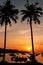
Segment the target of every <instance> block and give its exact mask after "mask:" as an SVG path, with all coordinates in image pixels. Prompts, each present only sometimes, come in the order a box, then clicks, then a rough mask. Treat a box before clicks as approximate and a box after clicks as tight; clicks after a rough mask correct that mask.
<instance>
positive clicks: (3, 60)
mask: <svg viewBox="0 0 43 65" xmlns="http://www.w3.org/2000/svg"><path fill="white" fill-rule="evenodd" d="M6 31H7V25H6V23H5V33H4V55H3V61H5V51H6Z"/></svg>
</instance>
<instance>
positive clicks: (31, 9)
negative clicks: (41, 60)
mask: <svg viewBox="0 0 43 65" xmlns="http://www.w3.org/2000/svg"><path fill="white" fill-rule="evenodd" d="M38 4H39V3H38V2H36V3H35V4H33V3H32V4H29V2H28V0H27V3H26V5H25V8H26V9H25V10H21V12H22V13H21V15H23V16H22V22H23V21H24V20H25V19H27V23H29V24H30V31H31V43H32V53H33V56H32V59H33V60H35V56H34V42H33V30H32V22H33V21H34V23H35V24H36V23H38V24H40V20H39V17H41V16H42V15H43V10H42V8H41V7H39V6H38ZM32 20H33V21H32Z"/></svg>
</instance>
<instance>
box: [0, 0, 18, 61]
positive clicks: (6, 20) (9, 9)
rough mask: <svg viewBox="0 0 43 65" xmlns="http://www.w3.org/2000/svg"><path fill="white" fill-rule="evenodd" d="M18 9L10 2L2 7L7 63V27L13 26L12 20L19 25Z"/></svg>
mask: <svg viewBox="0 0 43 65" xmlns="http://www.w3.org/2000/svg"><path fill="white" fill-rule="evenodd" d="M17 14H18V9H16V8H15V6H14V5H12V4H11V1H10V0H7V1H6V2H5V3H4V5H0V21H1V22H0V24H1V26H2V25H3V24H5V33H4V55H3V61H5V50H6V32H7V25H8V24H9V25H10V26H11V20H10V19H12V20H13V21H14V22H15V23H17V19H18V16H17Z"/></svg>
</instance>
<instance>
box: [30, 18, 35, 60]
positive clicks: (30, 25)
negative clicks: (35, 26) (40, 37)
mask: <svg viewBox="0 0 43 65" xmlns="http://www.w3.org/2000/svg"><path fill="white" fill-rule="evenodd" d="M30 30H31V43H32V54H33V59H35V56H34V42H33V30H32V19H31V17H30Z"/></svg>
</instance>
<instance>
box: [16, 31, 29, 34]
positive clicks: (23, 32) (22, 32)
mask: <svg viewBox="0 0 43 65" xmlns="http://www.w3.org/2000/svg"><path fill="white" fill-rule="evenodd" d="M17 32H18V33H19V34H26V33H27V32H29V30H19V31H17Z"/></svg>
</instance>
